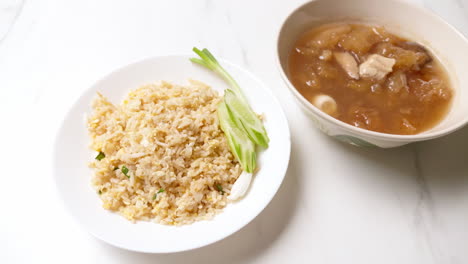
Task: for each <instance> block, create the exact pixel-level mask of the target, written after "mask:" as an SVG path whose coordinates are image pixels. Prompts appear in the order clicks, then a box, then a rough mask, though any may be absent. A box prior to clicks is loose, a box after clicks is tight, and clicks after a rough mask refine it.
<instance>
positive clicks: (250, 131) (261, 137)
mask: <svg viewBox="0 0 468 264" xmlns="http://www.w3.org/2000/svg"><path fill="white" fill-rule="evenodd" d="M193 51H194V52H195V53H196V54H197V55H198V56H199V57H200V58H191V59H190V60H191V61H192V62H194V63H197V64H200V65H202V66H204V67H206V68H208V69H210V70H212V71H213V72H215V73H217V74H218V75H219V76H221V77H222V78H223V79H224V80H225V81H226V82H227V83H228V84H229V85H230V87H231V89H230V90H227V91H226V93H225V97H224V101H225V103H226V106H227V108H228V110H229V111H230V113H231V114H232V117H233V119H234V121H235V123H237V125H238V127H240V128H242V129H243V130H244V131H245V132H246V133H247V135H248V136H249V138H250V139H251V140H252V141H253V142H254V143H255V144H257V145H260V146H262V147H268V142H269V141H270V139H269V138H268V135H267V132H266V130H265V127H264V126H263V123H262V121H261V120H260V118H258V116H257V115H256V114H255V112H254V111H253V110H252V108H251V107H250V105H249V104H248V102H247V99H246V98H245V96H244V94H243V93H242V90H241V88H240V87H239V85H238V84H237V82H236V81H235V80H234V79H233V78H232V76H231V75H230V74H229V73H227V72H226V70H225V69H224V68H223V67H222V66H221V65H220V64H219V63H218V61H217V60H216V59H215V57H214V56H213V55H212V54H211V52H209V51H208V50H207V49H203V50H199V49H197V48H193Z"/></svg>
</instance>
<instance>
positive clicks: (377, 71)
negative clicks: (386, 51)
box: [359, 54, 395, 80]
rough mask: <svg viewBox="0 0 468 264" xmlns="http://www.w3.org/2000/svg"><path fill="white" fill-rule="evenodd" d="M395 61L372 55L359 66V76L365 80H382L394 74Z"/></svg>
mask: <svg viewBox="0 0 468 264" xmlns="http://www.w3.org/2000/svg"><path fill="white" fill-rule="evenodd" d="M393 65H395V59H390V58H386V57H384V56H381V55H378V54H372V55H370V56H369V57H367V59H366V61H364V62H363V63H362V64H361V65H359V74H360V75H361V76H362V77H365V78H373V79H377V80H380V79H382V78H384V77H385V76H386V75H387V74H388V73H390V72H392V70H393Z"/></svg>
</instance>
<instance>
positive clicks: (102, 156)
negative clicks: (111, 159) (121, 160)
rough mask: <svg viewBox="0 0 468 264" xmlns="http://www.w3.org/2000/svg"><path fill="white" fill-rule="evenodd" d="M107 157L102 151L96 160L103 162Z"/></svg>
mask: <svg viewBox="0 0 468 264" xmlns="http://www.w3.org/2000/svg"><path fill="white" fill-rule="evenodd" d="M105 157H106V155H105V154H104V153H103V152H102V151H99V154H97V156H96V159H97V160H102V159H103V158H105Z"/></svg>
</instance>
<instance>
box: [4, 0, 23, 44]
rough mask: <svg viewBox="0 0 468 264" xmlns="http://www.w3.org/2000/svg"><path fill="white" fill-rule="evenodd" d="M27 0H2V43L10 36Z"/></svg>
mask: <svg viewBox="0 0 468 264" xmlns="http://www.w3.org/2000/svg"><path fill="white" fill-rule="evenodd" d="M24 1H25V0H2V1H1V2H0V45H1V44H2V42H3V40H4V39H5V38H6V37H7V36H8V33H9V32H10V31H11V29H12V27H13V26H14V24H15V22H16V20H17V19H18V16H19V15H20V13H21V11H22V9H23V6H24Z"/></svg>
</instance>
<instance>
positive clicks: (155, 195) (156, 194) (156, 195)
mask: <svg viewBox="0 0 468 264" xmlns="http://www.w3.org/2000/svg"><path fill="white" fill-rule="evenodd" d="M162 192H164V189H163V188H161V189H159V191H158V192H157V193H155V194H154V195H153V200H156V197H158V193H162Z"/></svg>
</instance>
